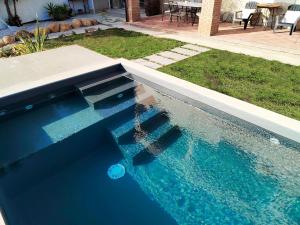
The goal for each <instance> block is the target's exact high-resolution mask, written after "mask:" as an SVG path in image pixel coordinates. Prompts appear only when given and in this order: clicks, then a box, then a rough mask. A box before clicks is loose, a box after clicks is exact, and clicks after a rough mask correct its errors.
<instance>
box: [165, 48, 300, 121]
mask: <svg viewBox="0 0 300 225" xmlns="http://www.w3.org/2000/svg"><path fill="white" fill-rule="evenodd" d="M160 70H161V71H163V72H166V73H168V74H171V75H173V76H176V77H179V78H181V79H184V80H187V81H190V82H192V83H195V84H198V85H200V86H204V87H207V88H210V89H213V90H216V91H218V92H222V93H224V94H227V95H230V96H233V97H236V98H238V99H241V100H244V101H247V102H250V103H253V104H255V105H258V106H261V107H264V108H267V109H270V110H272V111H275V112H278V113H281V114H283V115H286V116H289V117H292V118H295V119H298V120H300V67H296V66H290V65H286V64H282V63H279V62H275V61H268V60H264V59H261V58H256V57H251V56H246V55H242V54H236V53H231V52H227V51H221V50H211V51H208V52H205V53H202V54H200V55H197V56H194V57H192V58H188V59H186V60H183V61H180V62H177V63H174V64H171V65H169V66H166V67H163V68H161V69H160Z"/></svg>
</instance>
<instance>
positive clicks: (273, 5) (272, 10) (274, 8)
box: [257, 3, 281, 29]
mask: <svg viewBox="0 0 300 225" xmlns="http://www.w3.org/2000/svg"><path fill="white" fill-rule="evenodd" d="M257 8H258V9H259V8H260V9H268V10H269V11H270V16H271V28H272V29H273V26H274V21H275V12H276V11H277V10H278V9H280V8H281V5H280V4H278V3H260V4H257Z"/></svg>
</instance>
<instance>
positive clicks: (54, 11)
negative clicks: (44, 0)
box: [45, 2, 71, 21]
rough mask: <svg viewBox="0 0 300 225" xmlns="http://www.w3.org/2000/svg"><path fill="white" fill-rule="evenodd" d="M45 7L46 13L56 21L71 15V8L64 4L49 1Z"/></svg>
mask: <svg viewBox="0 0 300 225" xmlns="http://www.w3.org/2000/svg"><path fill="white" fill-rule="evenodd" d="M45 8H46V10H47V12H48V15H49V16H50V17H51V18H52V19H53V20H56V21H61V20H65V19H67V18H69V17H70V16H71V10H70V8H69V7H68V5H66V4H62V5H58V4H53V3H51V2H50V3H48V4H47V6H46V7H45Z"/></svg>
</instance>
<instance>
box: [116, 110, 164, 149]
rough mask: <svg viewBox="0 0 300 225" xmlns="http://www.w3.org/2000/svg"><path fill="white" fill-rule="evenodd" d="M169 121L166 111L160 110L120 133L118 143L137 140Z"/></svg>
mask: <svg viewBox="0 0 300 225" xmlns="http://www.w3.org/2000/svg"><path fill="white" fill-rule="evenodd" d="M169 121H170V118H169V116H168V113H167V112H166V111H160V112H158V113H157V114H155V115H154V116H152V117H150V118H149V119H147V120H145V121H143V122H141V123H139V124H136V125H135V126H134V127H133V128H132V129H131V130H129V131H127V132H126V133H124V134H122V135H121V136H120V137H119V138H118V142H119V144H129V143H133V142H136V141H139V140H140V139H142V138H144V137H145V136H147V135H148V134H150V133H152V132H153V131H155V130H156V129H158V128H159V127H161V126H162V125H164V124H165V123H168V122H169Z"/></svg>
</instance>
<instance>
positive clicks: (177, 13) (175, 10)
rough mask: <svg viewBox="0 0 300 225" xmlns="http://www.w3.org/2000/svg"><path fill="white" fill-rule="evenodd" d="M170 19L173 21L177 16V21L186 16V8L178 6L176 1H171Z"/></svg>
mask: <svg viewBox="0 0 300 225" xmlns="http://www.w3.org/2000/svg"><path fill="white" fill-rule="evenodd" d="M169 11H170V21H171V22H172V21H173V17H176V20H177V23H178V22H179V21H181V19H182V18H186V12H185V10H184V9H182V8H181V7H179V6H178V4H177V3H176V2H172V3H169Z"/></svg>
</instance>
